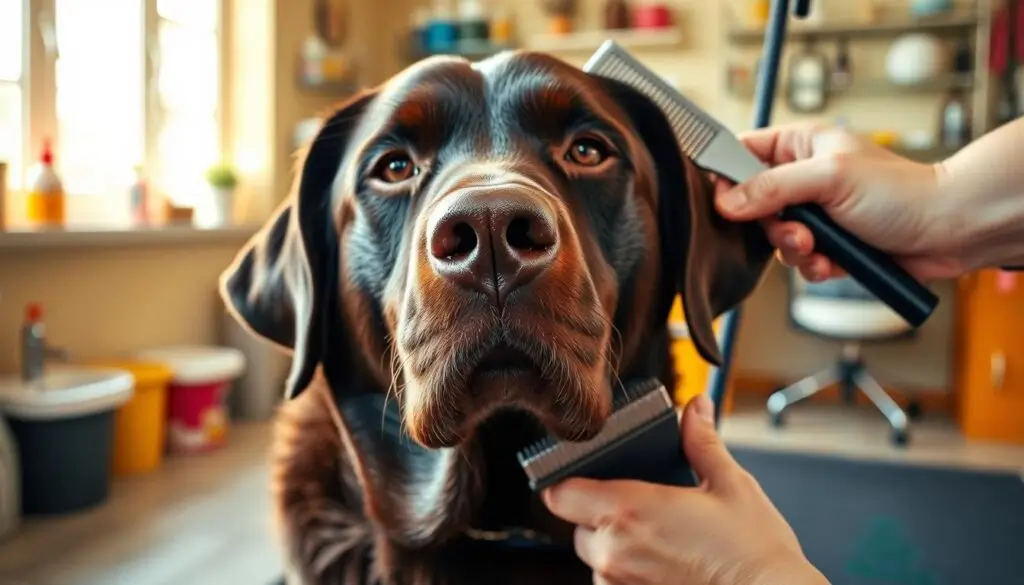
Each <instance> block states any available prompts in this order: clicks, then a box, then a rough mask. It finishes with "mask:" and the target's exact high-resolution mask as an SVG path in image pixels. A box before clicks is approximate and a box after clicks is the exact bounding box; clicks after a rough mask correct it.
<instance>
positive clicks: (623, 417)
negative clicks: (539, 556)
mask: <svg viewBox="0 0 1024 585" xmlns="http://www.w3.org/2000/svg"><path fill="white" fill-rule="evenodd" d="M617 403H618V404H619V407H618V408H617V409H616V410H615V412H614V413H613V414H612V415H611V417H610V418H609V419H608V421H607V422H606V423H605V426H604V428H603V429H602V430H601V432H600V433H598V434H597V436H596V437H594V438H592V439H590V440H588V441H581V442H565V441H558V440H557V439H555V438H554V437H550V436H549V437H546V438H544V439H541V440H540V441H537V442H536V443H534V444H533V445H530V446H529V447H527V448H525V449H523V450H522V451H520V452H519V453H518V454H517V455H516V456H517V458H518V459H519V464H520V465H521V466H522V468H523V471H525V472H526V476H527V478H529V480H530V482H531V483H532V484H536V483H537V482H538V480H541V479H543V478H546V477H549V476H551V475H553V474H554V473H555V472H557V471H559V470H562V469H564V468H566V467H568V466H570V465H571V464H572V463H573V462H575V461H578V460H580V459H582V458H583V457H585V456H586V455H588V454H591V453H594V452H597V451H600V450H601V449H604V448H605V447H607V446H608V445H609V444H611V443H612V442H615V441H618V440H620V439H622V438H623V437H626V436H628V435H629V434H630V433H631V432H632V431H634V430H636V429H637V428H640V427H642V426H644V425H645V424H646V423H647V422H648V421H651V420H653V419H655V418H657V417H658V415H661V414H664V413H665V412H666V411H669V410H672V409H673V408H674V406H673V404H672V399H671V398H670V397H669V394H668V390H666V389H665V386H664V385H662V384H661V383H660V382H658V381H657V380H650V381H645V382H641V383H637V384H634V385H631V386H629V387H627V388H626V389H625V390H624V392H623V394H622V395H620V397H619V399H618V400H617Z"/></svg>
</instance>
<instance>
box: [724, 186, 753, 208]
mask: <svg viewBox="0 0 1024 585" xmlns="http://www.w3.org/2000/svg"><path fill="white" fill-rule="evenodd" d="M718 202H719V204H721V206H722V207H724V208H725V209H728V210H729V211H738V210H739V209H740V208H742V207H743V206H744V205H746V203H747V194H746V193H744V192H743V190H742V189H730V190H728V191H726V192H725V193H722V195H721V197H720V198H719V199H718Z"/></svg>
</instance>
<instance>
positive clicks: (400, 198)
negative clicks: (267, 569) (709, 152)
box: [221, 53, 772, 585]
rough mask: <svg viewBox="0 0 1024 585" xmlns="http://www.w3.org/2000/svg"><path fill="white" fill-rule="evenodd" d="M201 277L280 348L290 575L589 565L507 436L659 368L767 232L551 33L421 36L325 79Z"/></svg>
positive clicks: (280, 437)
mask: <svg viewBox="0 0 1024 585" xmlns="http://www.w3.org/2000/svg"><path fill="white" fill-rule="evenodd" d="M300 163H301V164H300V166H299V167H298V169H297V173H296V174H297V179H296V183H295V186H294V189H293V192H292V194H291V196H290V197H289V198H288V199H287V201H285V203H284V204H283V205H282V206H281V207H280V209H279V210H278V211H277V212H276V214H275V215H274V217H273V218H272V219H271V220H270V221H269V223H268V224H267V225H266V226H265V227H264V228H263V229H262V231H260V232H259V233H258V234H257V235H256V236H254V237H253V238H252V240H251V241H250V242H249V243H248V244H247V245H246V246H245V248H244V249H242V250H241V252H240V253H239V255H238V258H237V259H236V261H235V263H234V264H233V265H232V266H231V267H230V269H228V270H227V271H226V273H225V274H224V276H223V278H222V282H221V290H222V292H223V294H224V296H225V298H226V300H227V301H228V303H229V305H230V306H231V307H232V308H233V311H234V313H235V316H236V317H237V318H238V319H239V320H240V321H241V322H242V323H243V324H244V325H245V326H247V327H248V328H249V329H250V330H251V331H252V332H253V333H255V334H256V335H259V336H262V337H264V338H267V339H269V340H271V341H273V342H275V343H277V344H279V345H281V346H283V347H284V348H287V349H289V350H290V351H291V352H292V355H293V366H292V370H291V373H290V376H289V378H288V381H287V388H286V397H287V399H288V400H286V401H285V403H284V405H283V407H282V408H281V411H280V414H279V417H278V420H277V423H276V427H275V436H274V444H273V454H272V459H273V462H272V465H273V490H274V501H275V506H276V514H277V517H278V519H279V524H280V532H281V535H282V539H283V545H284V553H285V555H286V559H287V566H288V579H289V583H303V584H317V585H320V584H337V583H343V584H365V583H381V584H402V585H405V584H416V585H419V584H423V585H432V584H441V583H445V584H453V585H458V584H463V583H465V584H478V583H489V582H490V583H495V584H498V585H500V584H505V583H530V584H539V583H558V584H563V585H574V584H577V583H578V584H581V585H582V584H587V583H591V582H592V576H591V572H590V570H589V569H588V568H587V567H586V566H585V565H584V564H583V563H582V562H581V561H579V559H578V558H577V557H576V555H575V554H574V552H573V548H572V526H568V525H565V524H564V523H562V522H561V521H559V520H556V519H555V518H554V517H552V515H551V514H550V513H548V512H547V511H546V509H545V508H544V506H543V505H542V504H541V503H540V501H539V499H538V498H537V497H536V496H535V495H534V494H532V493H531V491H530V490H529V488H528V486H527V481H526V477H525V475H524V473H523V471H522V470H521V469H520V467H519V466H518V464H517V460H516V457H515V453H516V451H517V450H518V449H520V448H522V447H523V446H525V445H526V444H528V443H530V442H531V441H533V440H536V439H537V438H539V437H541V436H542V435H543V434H544V433H546V432H551V433H554V434H556V435H557V436H559V437H561V438H562V439H565V440H581V439H586V438H588V437H591V436H593V435H594V434H595V433H597V432H598V431H599V430H600V429H601V428H602V425H603V424H604V422H605V420H606V418H607V417H608V415H609V411H610V405H611V403H612V398H613V394H614V392H616V391H617V389H618V388H621V386H620V384H619V381H620V380H625V379H628V378H633V377H650V376H654V377H657V378H660V379H661V380H662V381H663V382H664V383H665V384H666V386H668V387H669V388H672V387H673V385H674V384H675V380H674V373H673V372H674V368H673V364H672V359H671V354H670V351H669V344H670V338H669V335H668V332H667V326H666V322H667V317H668V313H669V310H670V308H671V305H672V303H673V299H674V298H675V297H676V296H677V295H682V299H683V303H684V308H685V314H686V319H687V323H688V326H689V330H690V334H691V336H692V339H693V341H694V343H695V344H696V347H697V349H698V350H699V352H700V354H701V355H702V356H703V357H704V358H705V359H707V360H708V361H710V362H712V363H717V361H718V359H719V352H718V346H717V344H716V341H715V337H714V333H713V330H712V322H713V319H714V318H715V317H716V316H718V315H720V314H721V313H723V312H724V311H726V310H728V309H730V308H731V307H733V306H735V305H737V304H738V303H740V302H741V301H742V300H743V299H744V298H745V297H747V296H748V295H749V294H750V293H751V292H752V290H753V289H754V288H755V287H756V286H757V284H758V282H759V281H760V278H761V276H762V274H763V272H764V271H765V269H766V266H767V264H768V262H769V261H770V259H771V257H772V249H771V247H770V245H769V244H768V243H767V241H766V239H765V236H764V232H763V230H762V228H761V227H760V226H759V225H757V224H749V225H747V224H742V225H741V224H732V223H728V222H726V221H723V219H722V218H720V217H719V216H718V215H717V214H716V212H715V211H714V209H713V206H712V200H711V185H710V182H709V180H708V178H707V177H705V176H704V175H703V174H702V173H700V172H699V171H698V170H697V168H696V167H695V166H694V165H693V163H692V162H691V161H690V160H688V159H687V158H685V157H684V156H683V155H682V154H681V153H680V150H679V148H678V147H677V145H676V143H675V141H674V139H673V135H672V133H671V130H670V128H669V126H668V123H667V121H666V118H665V116H664V115H663V114H662V113H661V112H660V110H658V109H657V108H656V107H655V106H654V104H653V103H652V102H651V101H650V100H648V99H646V98H645V97H643V96H642V95H641V94H639V93H637V92H636V91H635V90H632V89H630V88H628V87H626V86H624V85H622V84H620V83H617V82H613V81H611V80H608V79H604V78H600V77H595V76H592V75H588V74H586V73H584V72H582V71H580V70H579V69H577V68H575V67H572V66H570V65H568V64H565V63H563V62H561V61H558V60H556V59H554V58H552V57H549V56H545V55H542V54H532V53H505V54H501V55H498V56H495V57H492V58H490V59H487V60H484V61H482V62H479V63H475V64H472V63H470V62H467V61H465V60H462V59H458V58H448V57H443V58H442V57H436V58H431V59H427V60H425V61H422V62H420V63H418V64H416V65H414V66H412V67H410V68H409V69H407V70H405V71H403V72H402V73H400V74H398V75H397V76H395V77H394V78H392V79H391V80H389V81H388V82H386V83H384V84H383V85H382V86H380V87H378V88H376V89H373V90H371V91H367V92H365V93H362V94H361V95H358V96H357V97H354V98H353V99H351V100H349V101H348V102H347V103H346V104H345V105H343V106H342V107H341V108H340V109H338V110H337V111H336V112H335V113H333V114H332V115H331V116H329V117H328V119H327V120H326V121H325V122H324V124H323V126H322V128H321V129H320V131H319V133H318V134H317V135H316V136H315V138H314V139H313V140H312V141H311V143H310V144H309V146H308V147H307V149H306V150H305V152H304V153H303V156H301V157H300Z"/></svg>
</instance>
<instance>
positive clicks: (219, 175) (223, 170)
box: [206, 163, 238, 189]
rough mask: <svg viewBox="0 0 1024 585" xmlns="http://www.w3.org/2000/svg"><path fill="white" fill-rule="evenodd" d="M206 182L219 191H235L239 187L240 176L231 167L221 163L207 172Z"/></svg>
mask: <svg viewBox="0 0 1024 585" xmlns="http://www.w3.org/2000/svg"><path fill="white" fill-rule="evenodd" d="M206 182H207V183H209V184H210V186H211V187H214V188H217V189H234V188H235V186H236V185H238V175H237V174H236V173H235V169H234V167H232V166H231V165H229V164H227V163H219V164H215V165H213V166H212V167H210V168H209V169H207V170H206Z"/></svg>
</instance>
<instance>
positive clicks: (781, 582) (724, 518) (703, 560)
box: [544, 395, 828, 585]
mask: <svg viewBox="0 0 1024 585" xmlns="http://www.w3.org/2000/svg"><path fill="white" fill-rule="evenodd" d="M712 408H713V407H712V406H711V402H710V400H708V398H707V397H706V396H704V395H700V396H698V397H697V398H695V399H694V400H692V401H691V402H690V403H689V404H688V405H687V408H686V410H685V411H684V414H683V417H682V434H683V445H684V450H685V452H686V456H687V458H688V459H689V461H690V464H691V466H693V468H694V470H695V471H696V472H697V474H698V475H699V476H700V477H701V478H702V480H701V485H700V486H699V487H696V488H680V487H676V486H664V485H657V484H652V483H647V482H640V481H633V480H606V481H596V480H590V479H581V478H572V479H568V480H565V481H564V482H562V483H560V484H558V485H556V486H555V487H553V488H550V489H549V490H546V491H545V492H544V502H545V504H546V505H547V506H548V508H549V509H550V510H551V511H552V512H553V513H554V514H555V515H556V516H559V517H561V518H563V519H565V520H567V521H569V522H571V523H573V524H576V525H577V527H576V531H575V547H576V553H577V554H578V555H579V557H580V558H581V559H582V560H583V561H584V562H585V563H587V564H588V565H589V566H590V567H591V568H592V569H593V570H594V583H595V584H598V585H601V584H607V585H669V584H672V585H676V584H680V583H687V584H690V585H776V584H778V585H828V582H827V581H826V580H825V578H824V576H822V575H821V573H819V572H818V571H817V569H815V568H814V567H813V566H812V565H811V564H810V563H809V562H808V561H807V559H806V558H805V557H804V555H803V552H802V551H801V549H800V545H799V543H798V542H797V539H796V535H795V534H794V533H793V530H792V529H791V528H790V527H789V525H788V524H787V523H786V521H785V520H784V519H783V518H782V515H781V514H779V512H778V511H777V510H776V509H775V507H774V506H773V505H772V503H771V502H770V501H769V500H768V498H767V496H766V495H765V494H764V492H763V491H762V490H761V488H760V486H759V485H758V483H757V482H756V481H755V480H754V478H753V477H752V476H751V475H750V474H749V473H748V472H747V471H745V470H744V469H743V468H742V467H740V466H739V464H738V463H737V462H736V461H735V460H734V459H733V458H732V456H731V455H730V454H729V452H728V451H727V450H726V448H725V446H724V445H723V444H722V443H721V441H720V439H719V437H718V434H717V433H716V431H715V427H714V423H713V417H712Z"/></svg>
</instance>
